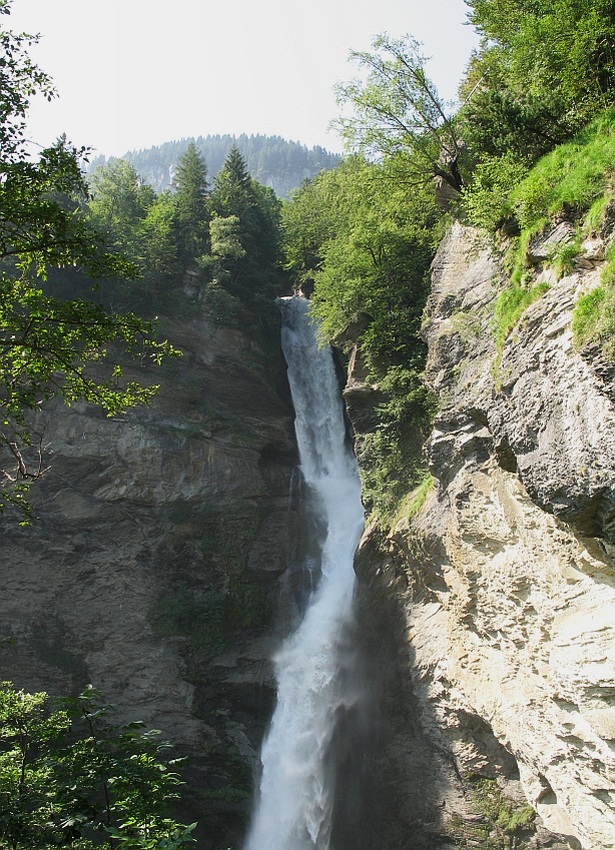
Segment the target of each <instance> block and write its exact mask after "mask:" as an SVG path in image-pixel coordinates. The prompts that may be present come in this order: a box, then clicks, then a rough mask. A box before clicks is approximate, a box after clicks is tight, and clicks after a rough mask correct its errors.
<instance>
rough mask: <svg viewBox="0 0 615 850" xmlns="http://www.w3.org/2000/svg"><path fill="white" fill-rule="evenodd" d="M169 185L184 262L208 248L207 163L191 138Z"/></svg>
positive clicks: (189, 260)
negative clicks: (173, 192)
mask: <svg viewBox="0 0 615 850" xmlns="http://www.w3.org/2000/svg"><path fill="white" fill-rule="evenodd" d="M173 188H174V190H175V196H174V197H175V210H176V226H177V241H178V249H179V256H180V258H181V260H182V261H183V262H184V263H185V264H186V265H188V264H190V263H191V262H192V261H193V260H194V259H196V258H197V257H199V256H201V255H202V254H204V253H206V251H207V250H208V225H209V208H208V202H207V193H208V186H207V167H206V165H205V161H204V159H203V157H202V156H201V154H200V153H199V151H198V149H197V147H196V145H195V143H194V142H190V144H189V145H188V148H187V149H186V152H185V153H184V155H183V156H182V158H181V159H180V161H179V164H178V166H177V171H176V173H175V179H174V180H173Z"/></svg>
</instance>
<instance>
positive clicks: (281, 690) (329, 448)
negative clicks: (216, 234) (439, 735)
mask: <svg viewBox="0 0 615 850" xmlns="http://www.w3.org/2000/svg"><path fill="white" fill-rule="evenodd" d="M281 300H282V301H283V306H282V309H283V313H284V326H283V329H282V348H283V351H284V356H285V358H286V362H287V364H288V378H289V383H290V388H291V393H292V398H293V403H294V407H295V414H296V420H295V430H296V435H297V443H298V447H299V458H300V467H301V472H302V474H303V478H304V481H305V485H306V487H307V489H308V492H309V494H310V498H311V499H312V500H313V502H314V504H315V507H316V509H317V511H318V514H319V526H322V528H323V529H324V531H323V535H322V540H321V541H319V544H320V545H319V553H320V564H319V567H320V579H319V582H318V585H317V587H316V589H315V590H314V591H313V593H312V594H311V597H310V600H309V602H308V605H307V607H306V610H305V613H304V615H303V619H302V621H301V623H300V625H299V626H298V628H297V629H296V631H295V632H294V633H293V634H291V635H290V636H289V637H288V638H287V639H286V641H285V642H284V643H283V645H282V647H281V649H280V650H279V652H278V653H277V655H276V656H275V658H274V662H275V670H276V679H277V686H278V694H277V705H276V709H275V711H274V714H273V718H272V720H271V725H270V728H269V731H268V733H267V736H266V738H265V741H264V743H263V748H262V753H261V763H262V775H261V781H260V787H259V790H258V795H257V801H256V807H255V812H254V817H253V822H252V826H251V830H250V833H249V835H248V839H247V842H246V845H245V848H244V850H328V848H329V843H330V833H331V817H332V810H333V794H334V788H333V784H334V782H333V774H334V768H333V767H332V759H331V750H332V747H333V743H332V741H333V737H334V734H335V728H336V721H337V717H338V714H339V713H340V712H341V711H343V710H344V708H345V707H346V706H347V705H348V704H349V701H351V700H352V695H351V694H350V693H348V689H347V687H344V686H343V685H342V682H341V679H342V677H341V676H340V675H339V674H340V670H341V666H342V664H343V661H344V653H345V650H346V649H347V647H345V643H344V638H345V637H346V636H347V630H348V628H349V626H350V624H351V623H352V617H353V588H354V570H353V558H354V553H355V549H356V547H357V544H358V541H359V537H360V535H361V531H362V528H363V508H362V505H361V499H360V484H359V476H358V471H357V465H356V461H355V458H354V455H353V454H352V452H351V451H350V449H349V447H348V445H347V441H346V429H345V422H344V413H343V407H342V400H341V395H340V390H339V384H338V381H337V377H336V373H335V367H334V363H333V358H332V354H331V351H330V349H328V348H323V349H320V348H319V347H318V345H317V342H316V339H315V334H314V327H313V325H312V324H311V323H310V321H309V315H308V314H309V302H308V301H306V300H305V299H304V298H299V297H294V298H288V299H281Z"/></svg>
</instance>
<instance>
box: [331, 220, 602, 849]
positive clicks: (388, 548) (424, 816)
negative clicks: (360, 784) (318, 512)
mask: <svg viewBox="0 0 615 850" xmlns="http://www.w3.org/2000/svg"><path fill="white" fill-rule="evenodd" d="M599 267H600V262H599V260H596V259H595V257H594V259H592V258H589V257H585V259H584V260H583V259H582V261H581V263H580V264H579V268H578V269H577V270H576V271H575V272H574V273H573V274H570V275H568V276H566V277H563V278H562V279H560V280H557V279H556V278H555V276H554V275H553V274H552V273H551V272H550V271H549V270H548V267H546V266H545V269H544V270H543V271H542V272H541V270H540V268H538V269H537V274H540V275H541V276H540V277H538V278H537V280H541V279H542V280H545V281H546V282H548V284H549V287H548V289H547V291H546V292H545V293H544V294H543V295H542V296H541V297H540V298H539V299H538V300H537V301H535V302H534V303H533V304H532V305H531V306H530V307H529V308H528V309H527V311H526V312H525V313H524V315H523V317H522V319H521V320H520V322H519V323H518V325H517V327H516V328H515V329H514V330H513V331H512V332H511V333H510V335H509V336H508V339H507V340H506V342H505V344H504V347H503V350H501V351H497V350H496V347H495V344H494V342H493V327H492V323H493V312H494V311H493V307H494V302H495V299H496V298H497V296H498V294H499V292H500V291H501V290H502V288H503V287H505V286H507V285H508V284H507V281H506V277H505V275H504V272H503V269H502V265H501V263H500V261H499V260H498V258H497V256H496V254H495V252H494V251H493V250H492V249H491V247H490V246H489V245H487V244H485V243H484V242H482V241H481V239H480V238H479V236H478V235H477V234H476V233H475V232H474V231H472V230H470V229H466V228H463V227H462V226H460V225H458V224H457V225H455V226H453V228H452V229H451V230H450V232H449V233H448V235H447V236H446V238H445V239H444V241H443V243H442V245H441V246H440V249H439V251H438V254H437V256H436V259H435V261H434V264H433V269H432V290H431V295H430V298H429V302H428V306H427V310H426V315H425V323H424V334H425V338H426V340H427V342H428V345H429V357H428V365H427V373H426V377H427V381H428V384H429V386H430V388H431V389H432V390H433V392H434V393H435V394H436V395H437V397H438V401H439V409H438V414H437V418H436V421H435V424H434V429H433V433H432V435H431V437H430V439H429V442H428V445H427V449H426V450H427V454H428V462H429V468H430V472H431V474H432V476H433V478H434V484H433V486H432V488H431V489H430V491H429V493H428V495H427V498H426V500H425V501H424V503H423V504H422V506H420V508H419V509H418V510H417V506H416V504H415V505H414V507H413V508H411V509H410V510H409V511H407V512H406V515H405V516H404V515H402V516H401V517H400V519H399V521H398V523H397V525H396V527H395V529H394V531H393V533H391V534H390V535H388V536H386V537H382V536H380V535H378V533H377V532H376V531H375V530H374V529H372V530H371V532H368V533H367V534H366V536H365V538H364V541H363V544H362V547H361V551H360V552H359V556H358V559H357V569H358V572H359V575H360V578H361V594H360V596H361V606H362V610H363V612H364V613H363V616H364V619H365V621H366V623H371V630H372V632H373V634H372V637H371V638H369V637H368V638H366V640H367V643H368V649H369V647H370V646H371V652H372V653H373V654H374V656H375V657H377V656H378V652H379V651H380V650H379V646H381V645H382V643H383V642H384V643H386V644H387V646H388V650H387V658H388V660H387V659H386V658H385V657H384V656H383V655H382V654H381V655H380V662H381V663H380V664H379V665H376V667H377V668H378V669H379V670H380V671H381V677H382V678H381V688H382V696H381V710H382V712H383V716H384V715H388V717H389V723H388V729H387V732H386V735H385V743H384V746H385V749H386V753H387V754H388V755H385V756H384V757H383V759H382V765H381V769H382V771H383V775H384V776H386V777H387V779H386V781H387V782H388V783H389V785H390V787H391V788H392V789H395V788H396V789H398V790H397V793H396V794H392V799H391V800H390V806H389V809H390V811H389V819H388V823H389V824H390V825H389V827H385V829H388V832H389V834H390V836H391V837H390V839H389V840H390V842H391V845H392V846H393V842H394V841H396V840H398V839H399V837H400V835H401V834H403V831H404V830H405V832H406V834H413V833H414V835H415V836H417V838H416V840H415V844H414V845H413V846H415V847H449V846H451V845H453V844H455V845H461V846H479V847H492V846H501V847H506V846H572V847H582V848H587V850H607V848H613V847H615V564H614V562H613V552H614V551H615V549H614V548H613V544H614V543H615V539H614V537H613V516H614V510H615V408H614V404H613V401H614V397H613V385H612V377H613V376H612V371H610V370H609V368H608V367H607V366H606V364H603V363H601V361H600V358H599V356H598V354H597V352H595V351H594V352H591V353H589V352H579V351H576V350H575V349H574V347H573V345H572V333H571V330H570V321H571V312H572V308H573V305H574V303H575V301H576V299H577V298H578V297H579V295H580V294H581V293H584V292H587V291H589V290H590V289H591V288H592V287H593V286H595V285H596V284H597V283H598V280H599V273H600V268H599ZM346 392H347V395H348V396H350V398H349V402H350V404H349V407H350V409H352V395H353V393H355V392H359V393H362V394H363V396H364V395H365V388H364V387H361V380H360V375H359V377H358V378H356V379H353V377H352V375H351V379H350V381H349V385H348V389H347V391H346ZM391 659H395V660H394V661H392V660H391ZM401 706H403V707H404V708H405V711H404V710H401V709H400V707H401ZM417 789H418V790H417ZM500 794H502V795H503V796H502V797H500ZM506 799H510V801H511V803H510V807H508V804H507V803H506V802H505V801H506ZM525 801H527V802H528V803H529V804H530V805H531V807H532V808H533V809H534V810H535V811H536V812H537V818H536V820H535V821H533V820H532V819H531V817H530V818H529V819H526V820H525V822H524V816H523V814H521V815H519V817H518V818H517V821H518V823H517V822H515V821H514V818H513V817H512V816H511V812H512V810H513V809H514V808H515V806H516V807H517V810H518V811H519V812H521V813H523V812H524V811H525V812H526V813H527V812H528V811H529V810H527V809H525V810H524V809H523V806H524V803H525ZM509 808H510V811H509ZM498 810H499V814H498ZM502 812H504V814H502ZM498 819H499V825H498V823H494V821H498ZM404 821H405V827H400V824H402V823H403V822H404ZM395 823H396V824H397V825H396V826H393V824H395ZM473 825H474V826H473ZM400 828H401V829H402V832H401V833H400V832H399V830H400ZM498 840H499V841H500V842H501V843H500V844H497V841H498ZM489 841H491V842H493V841H495V842H496V844H493V843H489ZM385 846H386V842H385ZM400 846H401V844H400Z"/></svg>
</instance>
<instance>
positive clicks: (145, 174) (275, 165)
mask: <svg viewBox="0 0 615 850" xmlns="http://www.w3.org/2000/svg"><path fill="white" fill-rule="evenodd" d="M191 144H194V145H195V146H196V149H197V150H198V152H199V154H200V155H201V157H202V158H203V160H204V162H205V163H206V164H207V170H208V172H209V175H210V176H211V178H212V179H213V178H214V177H215V176H216V175H217V174H218V172H219V171H220V170H221V169H222V167H223V165H224V162H225V160H226V157H227V156H228V153H229V151H230V149H231V148H232V147H236V148H237V149H238V151H239V153H240V154H241V156H242V157H243V159H244V161H245V163H246V167H247V169H248V171H249V172H250V174H251V175H252V177H254V179H255V180H258V182H259V183H262V184H263V185H264V186H269V187H271V188H272V189H273V190H274V192H275V193H276V195H278V197H280V198H283V197H286V196H287V195H288V194H289V193H290V192H291V191H292V189H295V188H296V187H297V186H300V185H301V183H303V181H304V180H311V179H312V178H313V177H315V176H316V175H317V174H318V173H319V172H320V171H324V170H326V169H329V168H335V167H336V166H337V165H339V163H340V160H341V156H340V155H339V154H335V153H330V152H329V151H327V150H325V149H324V148H322V147H319V146H315V147H313V148H307V147H306V146H305V145H302V144H301V143H300V142H292V141H287V140H286V139H283V138H281V136H264V135H261V134H257V135H252V136H248V135H246V134H245V133H242V134H241V135H240V136H231V135H223V136H221V135H214V136H212V135H209V136H199V137H198V138H197V139H180V140H179V141H172V142H166V143H165V144H163V145H157V146H156V147H152V148H148V149H147V150H139V151H129V152H128V153H127V154H125V156H123V157H122V159H125V160H126V161H127V162H129V163H130V165H132V166H133V168H134V169H135V170H136V171H137V172H138V174H139V175H140V176H141V178H142V179H143V180H144V181H145V182H146V183H148V184H149V185H150V186H152V187H153V188H154V190H155V191H156V192H163V191H164V190H165V189H167V188H169V187H170V186H172V184H173V180H174V177H175V172H176V169H177V165H178V163H179V161H180V159H181V158H182V156H183V155H184V154H185V153H186V150H187V148H188V146H189V145H191ZM104 164H105V157H97V158H96V159H94V160H93V161H92V163H91V164H90V169H89V170H90V171H94V170H95V169H96V168H97V167H98V166H100V165H104Z"/></svg>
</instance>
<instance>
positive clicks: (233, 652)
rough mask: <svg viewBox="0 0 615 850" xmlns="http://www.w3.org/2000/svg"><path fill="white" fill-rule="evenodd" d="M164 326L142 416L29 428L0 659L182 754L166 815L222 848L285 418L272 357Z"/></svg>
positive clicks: (236, 805) (7, 551)
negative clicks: (113, 713) (34, 478)
mask: <svg viewBox="0 0 615 850" xmlns="http://www.w3.org/2000/svg"><path fill="white" fill-rule="evenodd" d="M162 330H163V332H164V333H165V335H168V337H169V338H170V339H171V340H172V342H173V343H174V344H175V345H176V346H178V347H179V348H180V349H182V350H183V352H184V356H183V357H182V358H181V359H180V360H176V361H172V362H170V363H167V364H166V366H165V367H164V368H163V370H162V373H161V374H158V373H157V374H155V375H154V374H153V375H152V376H151V378H152V380H156V381H160V383H161V390H160V393H159V395H158V396H157V398H156V400H155V402H154V404H153V406H152V407H151V408H148V409H143V410H137V411H133V412H131V413H130V414H129V415H127V416H126V417H125V418H121V419H120V418H118V419H114V420H108V419H106V418H105V417H104V416H103V415H102V414H99V413H97V412H96V411H95V410H93V409H91V408H86V407H80V406H75V407H73V408H69V409H66V408H62V407H58V408H57V409H53V410H49V411H48V412H47V413H46V414H45V415H44V416H41V418H40V420H39V421H38V422H37V428H38V430H39V431H40V433H41V434H42V435H43V444H44V445H47V446H48V452H49V453H48V459H49V460H50V470H49V472H48V473H47V474H46V475H45V476H44V478H43V479H41V481H40V482H37V484H36V485H35V486H34V487H33V489H32V491H31V495H32V497H33V500H34V507H35V514H36V516H37V521H36V523H35V525H34V526H33V527H32V528H29V529H23V530H22V529H19V528H18V527H17V526H16V523H15V522H14V521H12V520H11V519H9V518H8V517H7V518H3V522H2V534H3V581H2V585H3V590H2V594H1V595H0V637H1V639H0V663H1V668H2V678H3V679H9V680H12V681H13V682H14V683H15V684H16V685H17V686H19V687H22V688H25V689H26V690H47V691H48V692H49V693H51V694H57V695H62V694H66V693H70V692H78V691H79V690H81V689H82V688H83V687H85V686H86V685H87V684H88V683H92V684H93V685H94V686H95V687H97V688H99V689H100V691H101V692H102V694H103V696H104V698H105V700H107V701H109V702H111V703H114V704H116V706H117V708H118V715H119V719H122V720H134V719H141V720H144V721H145V722H146V723H147V724H148V725H151V726H153V727H155V728H158V729H160V730H162V733H163V735H164V736H165V737H166V738H168V739H170V740H171V741H173V742H174V743H175V744H176V746H177V752H178V753H180V754H189V755H190V756H191V759H190V768H189V775H188V779H190V780H191V785H192V798H191V799H190V800H188V804H189V809H190V810H189V811H188V812H183V813H180V814H182V815H183V816H185V817H186V818H191V819H193V820H195V819H198V820H199V821H200V822H201V824H202V840H201V843H200V845H199V846H202V847H212V846H224V847H226V846H228V845H229V844H230V843H232V841H233V828H234V829H235V830H236V831H237V830H239V832H241V817H242V816H243V815H244V814H245V811H246V810H247V808H248V802H247V799H246V797H247V793H248V792H249V789H250V786H251V771H250V762H251V760H252V761H253V759H254V752H253V749H252V744H251V743H250V740H249V739H251V741H252V743H254V742H257V741H258V739H259V735H260V734H261V731H262V727H263V724H264V723H265V722H266V719H267V717H268V715H269V711H270V704H271V701H272V694H271V692H270V690H269V688H268V687H267V684H268V658H269V654H270V653H269V648H270V647H269V646H268V642H270V641H271V634H272V632H273V621H272V617H273V605H272V601H271V598H272V596H274V595H277V590H276V584H277V580H278V577H279V576H280V574H281V573H282V572H283V570H284V569H285V568H286V566H287V564H288V563H289V561H290V560H292V552H291V551H290V539H291V534H290V532H289V524H290V523H291V522H292V515H293V511H292V506H291V505H290V502H289V493H290V489H291V488H290V479H291V474H292V469H293V466H294V463H295V447H294V437H293V431H292V411H291V409H290V404H289V401H288V397H287V391H286V384H285V369H284V366H283V363H282V357H281V353H280V352H279V349H278V348H275V349H274V350H273V351H271V352H268V353H267V355H266V354H265V352H264V351H263V350H262V348H261V347H260V346H259V345H258V344H257V343H255V342H254V341H253V339H251V337H250V336H249V335H247V334H244V333H240V332H239V331H232V330H225V329H220V328H219V327H216V326H214V325H212V324H210V323H208V322H207V321H206V320H205V319H204V318H194V319H192V320H187V321H181V322H171V321H169V322H166V323H165V325H164V327H163V328H162ZM139 377H140V378H141V379H143V375H139ZM146 378H147V376H146ZM188 822H189V821H188Z"/></svg>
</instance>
